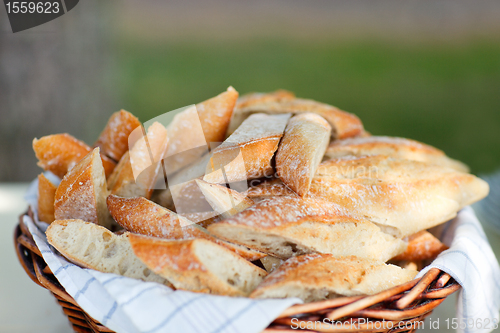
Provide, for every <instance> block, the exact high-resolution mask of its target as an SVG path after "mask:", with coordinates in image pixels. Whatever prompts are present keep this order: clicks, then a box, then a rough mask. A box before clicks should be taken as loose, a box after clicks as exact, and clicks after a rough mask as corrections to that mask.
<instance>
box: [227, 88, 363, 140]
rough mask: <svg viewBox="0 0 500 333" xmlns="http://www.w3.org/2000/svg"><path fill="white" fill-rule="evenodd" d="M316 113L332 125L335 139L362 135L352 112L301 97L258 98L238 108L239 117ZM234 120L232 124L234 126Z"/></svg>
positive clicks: (360, 125) (360, 126)
mask: <svg viewBox="0 0 500 333" xmlns="http://www.w3.org/2000/svg"><path fill="white" fill-rule="evenodd" d="M262 112H263V113H268V114H280V113H293V114H300V113H306V112H311V113H316V114H318V115H320V116H322V117H323V118H325V119H326V120H327V121H328V122H329V123H330V125H331V126H332V136H333V138H335V139H345V138H349V137H355V136H359V135H364V134H365V132H364V129H363V124H362V123H361V121H360V120H359V118H358V117H356V116H355V115H354V114H351V113H348V112H345V111H342V110H340V109H338V108H336V107H334V106H331V105H328V104H324V103H320V102H316V101H313V100H309V99H303V98H294V99H290V98H282V99H277V100H272V99H270V100H259V99H255V100H254V102H247V103H245V105H244V106H243V107H240V108H238V110H237V114H238V115H239V117H238V118H239V119H245V118H246V117H248V115H250V114H253V113H262ZM236 125H237V124H236V122H235V123H234V124H232V126H236Z"/></svg>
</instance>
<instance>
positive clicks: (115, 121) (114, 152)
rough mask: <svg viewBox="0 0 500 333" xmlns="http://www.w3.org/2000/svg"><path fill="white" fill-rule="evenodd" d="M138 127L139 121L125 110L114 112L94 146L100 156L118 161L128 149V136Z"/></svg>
mask: <svg viewBox="0 0 500 333" xmlns="http://www.w3.org/2000/svg"><path fill="white" fill-rule="evenodd" d="M140 126H141V123H140V122H139V119H137V118H136V117H134V116H133V115H132V114H131V113H130V112H127V111H125V110H121V111H118V112H115V113H113V114H112V115H111V117H110V118H109V120H108V123H107V124H106V127H105V128H104V130H103V131H102V133H101V135H100V136H99V138H98V139H97V141H96V143H95V144H94V146H95V147H99V148H101V153H102V154H104V155H106V156H108V157H110V158H112V159H113V160H115V161H119V160H120V159H121V158H122V156H123V154H125V152H126V151H127V150H128V149H129V146H128V144H129V142H128V139H129V135H130V134H131V133H132V131H133V130H134V129H136V128H137V127H140Z"/></svg>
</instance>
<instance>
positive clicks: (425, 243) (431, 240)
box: [392, 230, 448, 262]
mask: <svg viewBox="0 0 500 333" xmlns="http://www.w3.org/2000/svg"><path fill="white" fill-rule="evenodd" d="M404 240H405V241H406V242H408V247H407V248H406V251H405V252H403V253H401V254H400V255H397V256H396V257H394V258H393V259H392V260H400V261H411V262H416V261H420V260H428V259H434V258H436V257H437V256H438V254H440V253H441V252H443V251H444V250H447V249H448V247H447V246H446V245H444V244H443V243H441V242H440V241H439V239H437V238H436V237H434V236H433V235H432V234H431V233H430V232H428V231H426V230H422V231H420V232H417V233H416V234H413V235H410V236H408V237H406V238H405V239H404Z"/></svg>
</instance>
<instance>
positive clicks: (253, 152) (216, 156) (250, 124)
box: [203, 114, 290, 184]
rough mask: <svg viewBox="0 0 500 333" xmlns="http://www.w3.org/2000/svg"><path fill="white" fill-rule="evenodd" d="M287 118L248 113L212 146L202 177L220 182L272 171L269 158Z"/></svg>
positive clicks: (285, 116)
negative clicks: (227, 134) (220, 140)
mask: <svg viewBox="0 0 500 333" xmlns="http://www.w3.org/2000/svg"><path fill="white" fill-rule="evenodd" d="M289 118H290V114H284V115H274V116H270V115H266V114H254V115H252V116H250V117H249V118H248V119H246V120H245V121H244V122H243V123H242V124H241V126H240V127H239V128H238V129H237V130H236V131H235V132H234V133H233V134H232V135H231V136H230V137H229V138H227V139H226V141H224V142H223V143H222V144H221V145H220V146H218V147H217V148H216V149H214V151H213V155H212V158H211V160H210V163H209V164H208V170H207V172H206V175H205V177H203V180H205V181H207V182H209V183H214V184H223V183H227V182H236V181H243V180H247V179H254V178H260V177H263V176H265V175H271V174H273V172H274V170H273V167H272V165H271V159H272V158H273V156H274V153H275V152H276V149H278V144H279V142H280V140H281V137H282V136H283V132H284V130H285V127H286V124H287V122H288V119H289ZM222 170H224V173H223V171H222Z"/></svg>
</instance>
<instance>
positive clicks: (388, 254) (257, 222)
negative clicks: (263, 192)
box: [208, 197, 406, 261]
mask: <svg viewBox="0 0 500 333" xmlns="http://www.w3.org/2000/svg"><path fill="white" fill-rule="evenodd" d="M208 231H209V232H211V233H212V234H214V235H215V236H217V237H219V238H222V239H225V240H227V241H230V242H233V243H237V244H241V245H244V246H247V247H249V248H252V249H256V250H258V251H261V252H264V253H267V254H271V255H273V256H275V257H278V258H280V259H288V258H290V257H292V256H298V255H302V254H308V253H331V254H333V255H336V256H348V255H356V256H359V257H363V258H371V259H376V260H381V261H387V260H389V259H390V258H392V257H394V256H395V255H397V254H400V253H402V252H404V250H405V249H406V244H405V242H403V241H402V240H400V239H397V238H395V237H393V236H391V235H388V234H386V233H384V232H382V231H381V230H380V228H379V227H377V226H376V225H375V224H373V223H371V222H369V221H367V220H364V219H363V218H360V217H354V216H352V215H350V214H349V213H348V212H347V211H346V210H345V209H343V208H342V207H340V206H338V205H336V204H331V203H328V202H324V201H318V200H311V199H301V198H298V197H276V198H273V199H268V200H264V201H261V202H259V203H257V204H256V205H255V206H252V207H250V208H247V209H246V210H244V211H242V212H241V213H238V214H236V215H235V216H233V217H231V218H229V219H225V220H222V221H221V222H218V223H214V224H211V225H210V226H208Z"/></svg>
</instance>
